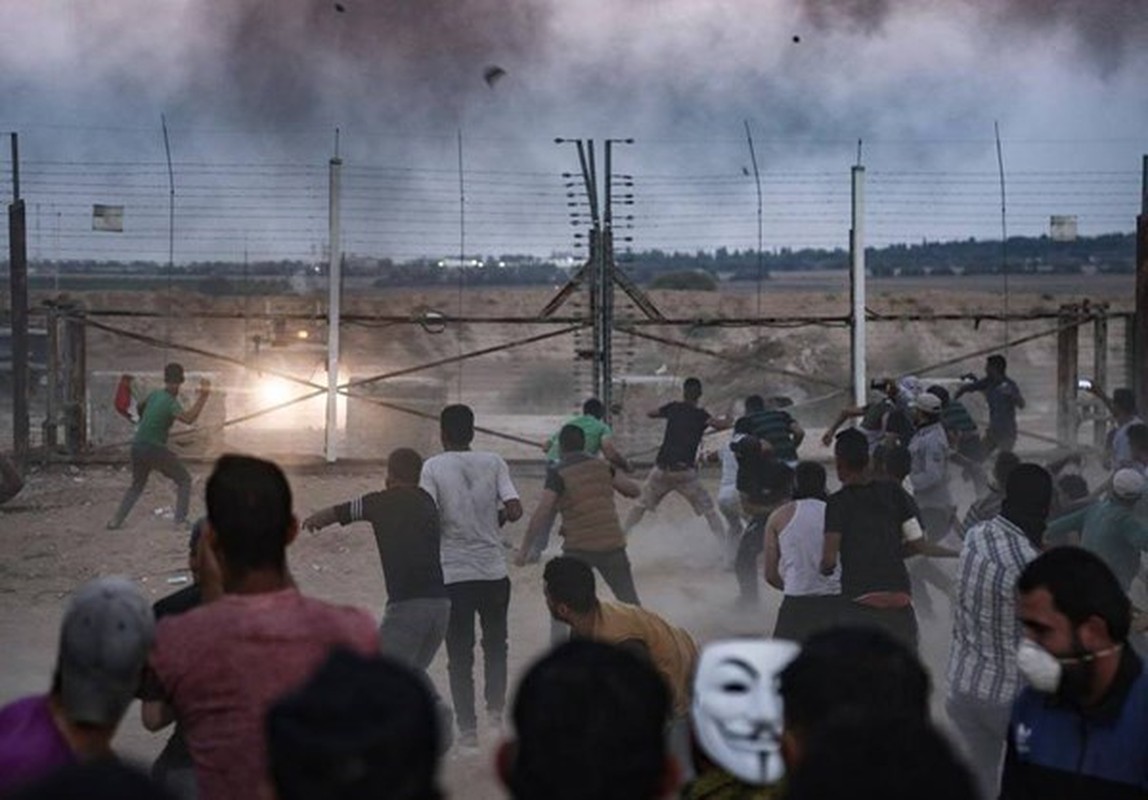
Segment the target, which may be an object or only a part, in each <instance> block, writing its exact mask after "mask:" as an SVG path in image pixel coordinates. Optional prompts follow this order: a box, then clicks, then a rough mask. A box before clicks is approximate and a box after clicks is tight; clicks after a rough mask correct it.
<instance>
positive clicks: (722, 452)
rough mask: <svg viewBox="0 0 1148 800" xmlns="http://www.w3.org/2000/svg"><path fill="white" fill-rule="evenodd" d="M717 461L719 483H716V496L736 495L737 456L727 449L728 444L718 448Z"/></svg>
mask: <svg viewBox="0 0 1148 800" xmlns="http://www.w3.org/2000/svg"><path fill="white" fill-rule="evenodd" d="M740 435H742V434H739V436H740ZM730 441H731V442H732V441H733V440H732V439H731V440H730ZM718 459H719V460H720V461H721V481H720V482H719V483H718V494H726V493H729V492H733V493H736V492H737V456H736V455H734V452H733V450H730V449H729V444H728V443H727V444H723V445H722V446H721V447H719V448H718Z"/></svg>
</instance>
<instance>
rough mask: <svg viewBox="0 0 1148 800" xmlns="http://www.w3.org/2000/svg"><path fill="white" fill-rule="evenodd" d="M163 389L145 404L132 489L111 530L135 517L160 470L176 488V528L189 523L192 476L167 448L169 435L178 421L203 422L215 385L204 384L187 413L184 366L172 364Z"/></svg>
mask: <svg viewBox="0 0 1148 800" xmlns="http://www.w3.org/2000/svg"><path fill="white" fill-rule="evenodd" d="M163 383H164V387H163V388H162V389H156V390H155V391H154V392H152V393H151V394H149V395H148V396H147V398H146V399H145V400H144V402H143V411H142V413H141V414H140V421H139V425H138V426H137V427H136V435H135V437H134V438H133V439H132V485H131V486H129V487H128V490H127V492H125V493H124V499H123V500H121V501H120V507H119V509H117V510H116V515H115V516H114V517H112V520H111V522H109V523H108V530H117V529H119V528H121V527H123V524H124V520H125V519H127V516H128V514H129V513H131V510H132V506H134V505H135V504H136V501H137V500H139V498H140V495H141V494H143V490H144V487H145V486H147V479H148V476H149V475H150V474H151V471H152V470H153V469H154V470H158V471H159V472H160V473H162V474H163V475H166V476H167V477H168V478H170V479H171V480H172V481H173V482H174V483H175V486H176V501H175V524H176V526H177V527H183V525H184V524H185V523H186V522H187V508H188V505H189V503H190V500H191V475H190V474H188V471H187V468H186V467H184V466H183V464H182V463H181V462H180V460H179V456H177V455H176V454H175V453H173V452H172V451H171V450H170V449H168V446H167V435H168V433H169V432H170V431H171V426H172V425H173V424H174V423H175V421H176V420H177V419H178V420H179V421H180V422H184V423H186V424H188V425H191V424H193V423H194V422H195V421H196V420H197V419H199V414H200V412H201V411H203V406H204V404H206V403H207V398H208V395H210V394H211V382H210V381H208V380H206V379H205V380H201V381H200V382H199V392H198V394H196V397H195V402H194V403H193V404H192V406H191V408H190V409H188V410H187V411H184V409H183V406H181V405H180V403H179V388H180V386H182V385H183V365H181V364H176V363H171V364H168V365H167V366H166V367H164V369H163Z"/></svg>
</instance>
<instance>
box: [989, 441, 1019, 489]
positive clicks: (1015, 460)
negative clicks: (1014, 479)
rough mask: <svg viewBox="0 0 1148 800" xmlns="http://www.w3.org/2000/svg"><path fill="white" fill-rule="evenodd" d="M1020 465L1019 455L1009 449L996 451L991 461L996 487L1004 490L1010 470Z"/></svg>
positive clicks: (1010, 473)
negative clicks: (993, 459)
mask: <svg viewBox="0 0 1148 800" xmlns="http://www.w3.org/2000/svg"><path fill="white" fill-rule="evenodd" d="M1019 466H1020V456H1018V455H1017V454H1016V453H1014V452H1013V451H1011V450H1001V451H1000V452H999V453H997V457H996V460H995V461H994V462H993V480H995V481H996V484H997V488H998V489H1000V490H1001V491H1004V489H1005V487H1006V486H1008V478H1009V475H1012V471H1013V470H1014V469H1016V468H1017V467H1019Z"/></svg>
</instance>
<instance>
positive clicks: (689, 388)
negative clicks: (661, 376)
mask: <svg viewBox="0 0 1148 800" xmlns="http://www.w3.org/2000/svg"><path fill="white" fill-rule="evenodd" d="M682 392H683V393H684V394H685V396H686V397H701V396H702V382H701V381H700V380H699V379H697V378H686V382H685V383H683V384H682Z"/></svg>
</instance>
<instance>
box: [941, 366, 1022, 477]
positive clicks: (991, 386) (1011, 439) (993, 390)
mask: <svg viewBox="0 0 1148 800" xmlns="http://www.w3.org/2000/svg"><path fill="white" fill-rule="evenodd" d="M1007 370H1008V362H1007V361H1006V360H1005V357H1004V356H1002V355H991V356H989V357H988V358H987V359H985V377H983V378H981V379H980V380H974V381H970V382H969V383H965V384H962V385H961V387H960V388H958V389H957V393H956V394H955V395H953V399H954V400H960V399H961V395H964V394H967V393H969V392H983V393H984V396H985V402H986V403H987V404H988V407H989V426H988V429H987V430H986V431H985V438H984V440H983V442H982V445H983V447H982V451H983V453H984V455H985V456H986V457H987V456H989V455H990V454H991V453H992V452H993V451H994V450H998V449H999V450H1012V449H1013V448H1014V447H1016V434H1017V430H1016V412H1017V409H1020V408H1024V395H1022V394H1021V393H1020V387H1019V386H1017V385H1016V381H1014V380H1013V379H1012V378H1010V377H1009V376H1008V375H1006V374H1005V373H1006V371H1007Z"/></svg>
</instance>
